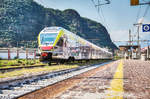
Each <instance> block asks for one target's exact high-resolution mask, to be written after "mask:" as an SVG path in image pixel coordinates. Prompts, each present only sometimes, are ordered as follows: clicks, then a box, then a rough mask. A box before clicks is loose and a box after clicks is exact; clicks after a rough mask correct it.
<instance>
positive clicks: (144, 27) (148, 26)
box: [142, 24, 150, 32]
mask: <svg viewBox="0 0 150 99" xmlns="http://www.w3.org/2000/svg"><path fill="white" fill-rule="evenodd" d="M142 30H143V32H150V24H143V25H142Z"/></svg>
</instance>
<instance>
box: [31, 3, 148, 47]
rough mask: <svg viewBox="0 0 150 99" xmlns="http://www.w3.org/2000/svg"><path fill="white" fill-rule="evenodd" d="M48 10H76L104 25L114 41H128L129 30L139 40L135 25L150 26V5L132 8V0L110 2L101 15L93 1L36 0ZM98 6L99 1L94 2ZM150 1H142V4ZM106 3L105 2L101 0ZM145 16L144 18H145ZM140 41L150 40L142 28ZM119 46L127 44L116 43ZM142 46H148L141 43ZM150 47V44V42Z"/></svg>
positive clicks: (102, 8) (104, 6) (103, 7)
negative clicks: (139, 23)
mask: <svg viewBox="0 0 150 99" xmlns="http://www.w3.org/2000/svg"><path fill="white" fill-rule="evenodd" d="M34 1H36V2H38V3H39V4H41V5H43V6H44V7H47V8H53V9H59V10H62V11H63V10H65V9H75V10H76V11H77V12H78V13H79V14H80V16H82V17H86V18H89V19H91V20H94V21H97V22H99V23H101V24H103V25H104V26H105V27H106V29H107V30H108V33H109V34H110V37H111V39H112V41H127V40H128V39H129V38H128V34H129V29H131V34H132V35H133V36H132V37H133V39H134V40H136V39H137V36H136V34H137V27H136V26H134V25H133V24H135V23H138V22H139V21H141V20H143V21H142V23H143V24H147V23H149V24H150V7H149V9H148V11H147V14H146V15H145V16H144V13H145V10H146V8H147V7H148V5H141V6H130V0H110V4H107V5H102V6H100V10H99V14H98V11H97V9H96V8H95V6H94V4H93V2H92V0H34ZM93 1H94V2H95V3H96V4H97V3H98V0H93ZM144 1H150V0H140V2H144ZM100 2H102V3H104V2H105V0H100ZM143 16H144V17H143ZM140 39H142V40H144V39H146V40H150V32H142V27H140ZM114 43H115V44H117V45H121V44H126V42H114ZM141 44H142V46H143V47H144V46H147V44H144V43H141ZM149 45H150V42H149Z"/></svg>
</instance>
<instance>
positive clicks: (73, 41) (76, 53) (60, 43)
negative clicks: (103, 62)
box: [38, 27, 112, 62]
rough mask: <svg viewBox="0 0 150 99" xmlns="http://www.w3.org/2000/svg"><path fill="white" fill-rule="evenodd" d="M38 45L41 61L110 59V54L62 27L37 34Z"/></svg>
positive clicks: (47, 28)
mask: <svg viewBox="0 0 150 99" xmlns="http://www.w3.org/2000/svg"><path fill="white" fill-rule="evenodd" d="M38 45H39V54H40V59H41V61H48V62H52V61H57V62H65V61H71V60H90V59H111V58H112V53H111V52H108V51H107V50H106V49H103V48H101V47H99V46H97V45H95V44H93V43H91V42H89V41H87V40H85V39H83V38H81V37H80V36H78V35H76V34H74V33H72V32H70V31H68V30H66V29H64V28H62V27H46V28H44V29H43V30H42V31H41V32H40V33H39V36H38Z"/></svg>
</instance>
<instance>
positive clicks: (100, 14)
mask: <svg viewBox="0 0 150 99" xmlns="http://www.w3.org/2000/svg"><path fill="white" fill-rule="evenodd" d="M91 1H92V3H93V5H94V7H95V8H96V10H97V12H98V16H99V17H100V19H101V21H102V23H103V24H104V25H105V26H106V28H107V29H109V27H108V24H107V23H106V19H105V17H104V13H103V11H102V8H101V4H100V3H101V2H100V0H98V1H97V3H98V4H97V5H96V3H95V1H94V0H91ZM106 1H109V0H106ZM109 3H110V1H109V2H108V3H106V4H109ZM102 5H103V4H102ZM109 30H110V29H109Z"/></svg>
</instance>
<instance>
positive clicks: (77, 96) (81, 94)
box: [54, 61, 118, 99]
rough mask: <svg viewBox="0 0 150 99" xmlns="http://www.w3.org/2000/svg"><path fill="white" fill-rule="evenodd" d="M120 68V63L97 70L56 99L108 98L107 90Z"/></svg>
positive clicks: (83, 77)
mask: <svg viewBox="0 0 150 99" xmlns="http://www.w3.org/2000/svg"><path fill="white" fill-rule="evenodd" d="M117 66H118V61H117V62H113V63H111V64H108V65H105V67H104V68H103V69H100V68H99V69H97V70H96V71H94V72H93V74H92V75H89V76H88V75H86V76H82V79H84V80H82V81H81V82H80V83H77V84H76V85H75V86H73V87H72V88H70V89H68V90H66V91H65V92H63V93H62V94H60V95H59V96H57V97H55V98H54V99H102V98H106V97H107V89H108V88H110V81H111V79H112V78H113V75H114V72H115V71H116V68H117Z"/></svg>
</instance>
